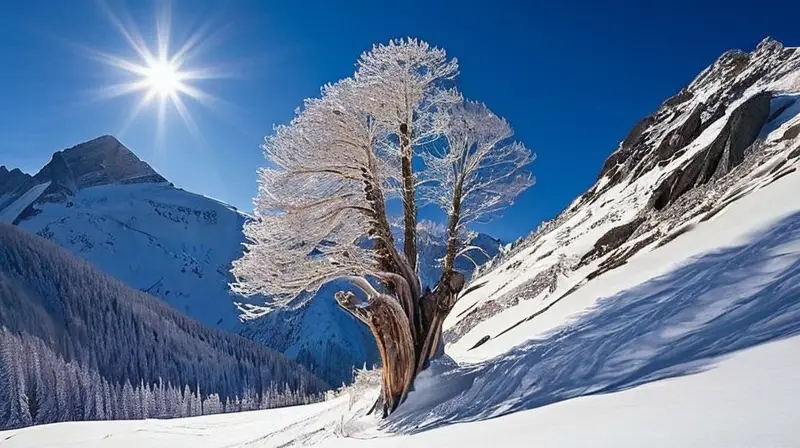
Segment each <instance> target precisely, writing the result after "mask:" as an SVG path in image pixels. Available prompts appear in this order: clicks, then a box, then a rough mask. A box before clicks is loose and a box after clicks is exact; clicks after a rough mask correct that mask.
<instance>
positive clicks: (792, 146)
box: [445, 39, 800, 350]
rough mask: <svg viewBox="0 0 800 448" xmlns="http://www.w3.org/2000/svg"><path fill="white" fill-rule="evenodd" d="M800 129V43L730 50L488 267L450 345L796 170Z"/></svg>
mask: <svg viewBox="0 0 800 448" xmlns="http://www.w3.org/2000/svg"><path fill="white" fill-rule="evenodd" d="M798 136H800V50H798V49H797V48H787V47H784V46H783V45H782V44H780V43H779V42H776V41H775V40H772V39H765V40H764V41H762V42H761V43H760V44H759V45H758V47H757V48H756V49H755V50H754V51H753V52H751V53H745V52H742V51H738V50H735V51H729V52H726V53H725V54H723V55H722V56H721V57H720V58H719V59H717V61H715V62H714V63H713V64H712V65H711V66H710V67H708V68H707V69H706V70H704V71H703V72H702V73H700V75H698V76H697V77H696V78H695V79H694V81H692V82H691V83H690V84H689V85H688V86H686V87H685V88H683V89H682V90H681V91H680V92H678V93H677V94H676V95H675V96H673V97H671V98H669V99H667V100H666V101H664V103H662V104H661V106H660V107H659V108H658V109H657V110H656V111H654V112H653V113H652V114H651V115H649V116H647V117H645V118H643V119H642V120H641V121H640V122H639V123H637V124H636V126H634V128H633V129H632V130H631V131H630V133H629V134H628V135H627V136H626V137H625V138H624V139H623V140H622V142H621V143H620V144H619V146H618V147H617V149H616V150H615V151H614V152H613V153H612V154H611V156H609V158H608V159H607V160H606V162H605V164H604V165H603V167H602V169H601V170H600V176H599V178H598V180H597V182H596V183H595V185H593V186H592V187H591V188H590V189H589V190H588V191H587V192H586V193H584V194H583V195H581V196H580V197H578V198H577V199H575V200H574V201H573V202H572V204H570V205H569V207H567V208H566V209H565V210H564V211H563V212H562V213H561V214H560V215H559V216H558V217H557V218H556V219H554V220H553V221H550V222H546V223H543V224H542V225H541V226H540V227H539V229H537V230H536V231H535V232H534V233H532V234H531V235H530V236H529V237H527V238H526V239H525V240H524V241H523V242H521V243H520V244H517V245H516V246H515V247H514V248H513V249H512V250H511V251H510V252H509V253H507V254H505V255H504V256H503V257H502V258H500V259H498V260H494V261H493V262H492V263H491V268H490V269H486V270H482V272H481V275H480V277H479V278H477V279H476V280H474V281H473V282H472V284H471V285H470V286H468V289H467V292H466V293H465V294H464V297H463V298H462V299H461V300H460V301H459V303H458V304H457V305H456V308H455V309H454V311H453V313H451V316H450V317H449V318H448V320H447V321H446V322H445V330H446V337H447V339H448V342H449V343H450V344H451V348H454V349H456V350H469V349H470V348H472V347H474V346H476V345H480V344H483V343H485V342H486V341H488V340H491V339H492V338H496V337H500V336H501V335H502V334H504V333H505V332H507V331H510V330H511V329H512V328H514V327H516V326H517V325H519V324H520V323H522V322H524V321H526V320H531V319H534V318H536V317H537V316H539V315H541V314H542V313H543V312H545V311H546V310H548V309H549V308H550V307H552V306H553V305H554V304H555V303H557V302H559V301H561V300H569V296H570V294H571V293H573V292H575V291H576V290H578V289H579V288H581V287H583V285H585V284H586V283H587V282H591V281H593V280H594V279H596V278H598V277H600V276H602V275H603V274H604V273H606V272H608V271H610V270H613V269H616V268H617V267H619V266H622V265H623V264H625V263H627V261H628V260H629V259H630V258H631V257H633V256H634V255H636V254H640V253H643V252H648V251H652V250H655V249H656V248H658V247H661V246H663V245H666V244H669V242H670V241H672V240H673V239H674V238H676V237H677V236H679V235H680V234H682V233H684V232H687V231H690V230H691V229H692V227H693V226H695V225H696V224H697V223H700V222H703V221H706V220H709V219H713V218H714V216H715V215H716V214H718V213H720V212H721V211H722V210H724V209H725V207H727V206H728V205H729V204H731V203H732V202H734V201H736V200H738V199H740V198H742V197H743V196H745V195H747V194H749V193H751V192H753V191H756V190H759V189H760V188H763V187H764V186H766V185H768V184H770V183H771V182H774V181H775V180H777V179H779V178H781V177H783V176H786V175H788V174H789V173H792V172H794V171H795V170H797V168H798V166H800V139H798ZM487 319H493V320H494V321H495V322H500V321H503V322H508V325H507V327H508V328H506V329H504V330H503V331H499V332H498V331H497V330H496V329H490V327H487V326H482V325H481V324H482V323H483V322H484V321H486V320H487Z"/></svg>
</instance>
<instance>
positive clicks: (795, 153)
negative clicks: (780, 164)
mask: <svg viewBox="0 0 800 448" xmlns="http://www.w3.org/2000/svg"><path fill="white" fill-rule="evenodd" d="M796 157H800V146H798V147H797V148H794V149H793V150H792V152H790V153H789V156H788V157H787V158H789V159H794V158H796Z"/></svg>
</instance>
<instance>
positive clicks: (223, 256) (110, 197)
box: [0, 136, 500, 385]
mask: <svg viewBox="0 0 800 448" xmlns="http://www.w3.org/2000/svg"><path fill="white" fill-rule="evenodd" d="M247 219H248V217H247V215H245V214H243V213H240V212H239V211H237V210H236V209H235V208H234V207H231V206H229V205H227V204H224V203H221V202H219V201H216V200H214V199H211V198H208V197H205V196H201V195H197V194H193V193H190V192H187V191H184V190H182V189H180V188H176V187H175V186H173V185H172V184H170V183H169V182H168V181H167V180H166V179H165V178H164V177H163V176H161V175H160V174H158V173H157V172H156V171H155V170H154V169H153V168H152V167H150V166H149V165H148V164H147V163H145V162H144V161H142V160H140V159H139V158H138V157H137V156H136V155H134V154H133V152H132V151H130V150H129V149H128V148H126V147H125V145H123V144H122V143H120V142H119V141H118V140H117V139H116V138H114V137H111V136H103V137H99V138H96V139H94V140H91V141H88V142H85V143H81V144H79V145H76V146H74V147H71V148H68V149H65V150H62V151H58V152H56V153H55V154H54V155H53V157H52V159H51V160H50V162H49V163H47V164H46V165H45V166H44V167H43V168H42V169H41V170H40V171H39V172H38V173H36V174H35V175H33V176H31V175H28V174H25V173H23V172H21V171H20V170H18V169H11V170H10V171H9V169H8V168H6V167H0V222H7V223H13V224H16V225H18V226H19V227H21V228H23V229H26V230H28V231H30V232H32V233H35V234H37V235H38V236H40V237H42V238H44V239H47V240H49V241H52V242H54V243H56V244H58V245H60V246H62V247H64V248H66V249H68V250H69V251H71V252H72V253H73V254H75V255H77V256H78V257H80V258H83V259H84V260H87V261H89V262H90V263H92V264H93V265H94V266H96V267H97V268H98V269H100V270H101V271H103V272H104V273H106V274H108V275H110V276H112V277H114V278H116V279H118V280H121V281H122V282H124V283H126V284H127V285H128V286H130V287H132V288H134V289H138V290H140V291H144V292H146V293H148V294H151V295H153V296H155V297H159V298H161V299H163V300H164V301H165V302H167V303H168V304H170V305H172V306H173V307H174V308H175V309H177V310H179V311H181V312H183V313H185V314H186V315H188V316H190V317H193V318H195V319H197V320H198V321H200V322H201V323H203V324H205V325H208V326H211V327H215V328H219V329H222V330H226V331H230V332H234V333H237V334H242V335H244V336H246V337H248V338H250V339H253V340H255V341H257V342H259V343H262V344H265V345H267V346H268V347H270V348H273V349H275V350H277V351H280V352H282V353H284V354H285V355H286V356H288V357H289V358H291V359H295V360H297V361H299V362H301V363H302V364H303V365H304V366H306V367H307V368H308V369H309V370H312V371H313V372H314V373H316V374H317V375H318V376H320V377H322V378H323V379H324V380H325V381H327V382H328V383H329V384H332V385H339V384H341V383H349V382H350V381H352V375H353V367H354V366H355V367H361V366H362V365H363V364H365V363H366V364H368V365H372V364H374V363H376V362H377V359H378V358H377V353H376V350H375V349H374V346H373V345H374V344H373V343H372V340H371V337H370V335H369V333H368V332H367V331H366V330H365V329H364V328H363V326H362V325H361V324H360V323H359V322H356V321H355V320H353V319H352V318H351V317H350V316H348V315H347V313H344V312H341V311H340V310H338V309H337V305H336V303H335V301H334V300H333V294H334V292H335V291H336V290H335V285H331V286H330V287H326V288H323V290H322V291H320V292H319V294H318V296H317V298H316V299H315V300H314V301H313V302H312V303H310V304H308V305H307V306H303V307H300V308H296V309H288V310H281V311H280V312H267V311H268V309H267V308H266V307H264V298H259V297H252V298H249V299H246V298H244V297H234V296H232V295H231V293H230V291H229V288H228V284H229V283H230V282H231V281H232V280H233V279H232V277H231V275H230V273H229V271H230V268H231V262H232V261H233V260H234V259H236V258H238V257H239V256H241V254H242V250H243V246H242V243H243V242H244V235H243V233H242V227H243V225H244V223H245V221H246V220H247ZM435 231H436V229H435V228H434V227H431V228H425V229H421V231H420V244H421V246H423V247H422V252H423V254H422V258H423V259H422V260H421V262H420V270H421V272H420V274H421V276H422V278H423V280H425V281H426V282H429V283H430V282H433V281H435V280H436V279H438V276H439V270H438V268H437V267H436V266H437V261H436V260H437V259H438V258H441V256H442V255H443V253H444V247H443V246H441V244H440V243H439V240H438V239H437V238H428V237H426V235H428V234H430V232H435ZM476 244H477V245H478V246H481V247H482V248H483V249H484V251H485V252H486V253H487V254H488V256H492V255H494V254H496V253H497V250H498V248H499V245H500V242H499V241H496V240H494V239H492V238H489V237H487V236H486V235H481V236H480V238H479V240H477V241H476ZM471 255H472V256H473V258H474V259H475V261H476V262H478V263H480V262H482V261H484V260H486V259H487V255H486V254H483V253H478V252H475V253H474V254H471ZM458 267H459V269H460V270H462V272H464V273H467V274H468V273H470V272H472V270H473V269H474V266H473V265H472V264H471V263H469V262H468V261H467V260H466V259H462V260H460V261H459V265H458Z"/></svg>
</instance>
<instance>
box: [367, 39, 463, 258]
mask: <svg viewBox="0 0 800 448" xmlns="http://www.w3.org/2000/svg"><path fill="white" fill-rule="evenodd" d="M456 76H458V62H457V61H456V60H455V59H448V57H447V53H446V52H445V51H444V50H443V49H440V48H436V47H431V46H430V45H429V44H428V43H426V42H423V41H420V40H417V39H397V40H392V41H390V42H389V43H388V44H387V45H383V44H381V45H375V46H373V47H372V50H370V51H368V52H365V53H364V54H362V55H361V58H360V60H359V61H358V71H357V72H356V75H355V78H356V80H357V81H358V82H361V83H364V84H365V85H368V86H369V88H370V89H371V92H374V94H375V95H376V96H375V97H373V98H376V99H379V101H376V102H373V103H372V106H374V108H373V112H374V117H375V118H376V119H377V120H378V121H379V122H380V123H381V125H382V127H383V129H384V131H385V133H386V135H385V140H384V144H383V145H382V150H383V151H385V152H386V153H387V154H388V157H387V159H391V160H394V161H399V164H400V172H399V176H397V177H393V181H394V182H392V185H393V188H392V191H393V192H396V193H397V197H399V198H400V199H401V201H402V204H403V218H404V242H403V244H404V247H403V253H404V254H405V257H406V259H407V260H408V261H409V263H410V264H411V266H412V268H414V269H415V270H416V267H417V266H416V264H417V241H416V226H417V181H416V177H417V176H416V173H415V172H414V164H413V158H414V151H415V148H417V147H419V146H421V145H424V144H426V143H428V142H431V141H433V140H436V139H437V138H439V137H440V136H441V135H442V132H443V129H442V128H441V126H440V124H441V123H440V122H439V121H438V120H436V119H435V117H436V114H437V112H438V111H439V110H440V109H442V108H445V107H448V106H450V105H452V104H456V103H457V102H458V101H460V99H461V98H460V94H459V93H458V92H457V91H456V90H455V89H449V88H448V86H447V84H448V82H451V81H453V80H454V79H455V78H456Z"/></svg>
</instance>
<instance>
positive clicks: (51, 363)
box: [0, 224, 327, 429]
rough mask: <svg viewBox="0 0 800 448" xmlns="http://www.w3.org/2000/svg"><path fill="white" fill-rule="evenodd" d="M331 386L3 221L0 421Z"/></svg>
mask: <svg viewBox="0 0 800 448" xmlns="http://www.w3.org/2000/svg"><path fill="white" fill-rule="evenodd" d="M326 388H327V385H326V384H325V383H324V382H322V381H321V380H319V379H318V378H316V377H315V376H314V375H312V374H310V373H308V372H307V371H305V369H303V368H302V367H300V366H298V365H297V364H295V363H293V362H291V361H289V360H287V359H285V358H284V357H283V356H282V355H281V354H279V353H276V352H273V351H271V350H270V349H268V348H266V347H264V346H262V345H259V344H257V343H255V342H252V341H249V340H247V339H244V338H242V337H238V336H235V335H233V334H229V333H225V332H222V331H219V330H214V329H209V328H207V327H204V326H203V325H201V324H200V323H198V322H197V321H195V320H193V319H191V318H189V317H187V316H185V315H183V314H181V313H180V312H178V311H177V310H175V309H173V308H172V307H170V306H169V305H167V304H166V303H164V302H162V301H161V300H159V299H156V298H153V297H151V296H149V295H147V294H144V293H141V292H139V291H135V290H132V289H130V288H128V287H127V286H125V285H124V284H122V283H121V282H119V281H117V280H115V279H112V278H110V277H108V276H106V275H105V274H103V273H101V272H99V271H98V270H96V269H95V268H94V267H92V266H91V265H89V264H88V263H86V262H85V261H83V260H80V259H78V258H76V257H74V256H72V255H71V254H69V253H68V252H67V251H66V250H64V249H62V248H60V247H58V246H56V245H55V244H52V243H49V242H47V241H44V240H42V239H40V238H38V237H36V236H35V235H32V234H29V233H27V232H25V231H24V230H20V229H19V228H17V227H12V226H9V225H6V224H0V428H3V429H10V428H18V427H22V426H28V425H32V424H43V423H53V422H60V421H74V420H104V419H139V418H153V417H155V418H166V417H187V416H194V415H204V414H215V413H220V412H232V411H242V410H254V409H265V408H272V407H280V406H287V405H292V404H301V403H309V402H313V401H318V400H319V399H320V398H321V395H320V393H321V392H322V391H323V390H325V389H326Z"/></svg>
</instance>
